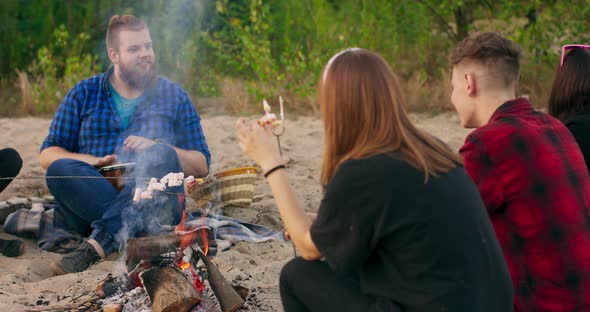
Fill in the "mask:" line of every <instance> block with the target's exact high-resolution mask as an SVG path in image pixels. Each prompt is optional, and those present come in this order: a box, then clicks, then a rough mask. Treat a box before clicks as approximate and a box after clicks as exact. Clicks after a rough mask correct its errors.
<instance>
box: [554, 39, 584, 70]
mask: <svg viewBox="0 0 590 312" xmlns="http://www.w3.org/2000/svg"><path fill="white" fill-rule="evenodd" d="M575 49H587V50H590V45H587V44H566V45H564V46H563V47H561V60H560V61H559V68H561V67H562V66H563V59H564V58H565V52H566V51H569V50H575Z"/></svg>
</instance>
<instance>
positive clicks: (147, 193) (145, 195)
mask: <svg viewBox="0 0 590 312" xmlns="http://www.w3.org/2000/svg"><path fill="white" fill-rule="evenodd" d="M153 197H154V194H152V192H150V191H145V192H141V195H140V198H141V199H152V198H153Z"/></svg>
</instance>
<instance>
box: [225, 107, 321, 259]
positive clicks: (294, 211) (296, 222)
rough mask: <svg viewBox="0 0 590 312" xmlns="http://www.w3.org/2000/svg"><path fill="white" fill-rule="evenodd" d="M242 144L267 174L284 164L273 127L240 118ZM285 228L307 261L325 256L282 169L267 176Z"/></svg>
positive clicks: (239, 133) (238, 126) (238, 122)
mask: <svg viewBox="0 0 590 312" xmlns="http://www.w3.org/2000/svg"><path fill="white" fill-rule="evenodd" d="M236 129H237V132H238V138H239V141H240V146H241V147H242V149H243V150H244V152H245V153H246V154H247V155H248V156H249V157H250V158H252V159H253V160H254V161H255V162H256V163H258V165H260V167H261V168H262V170H263V172H264V173H267V172H269V171H270V170H271V169H272V168H274V167H276V166H279V165H281V164H282V163H283V160H282V159H281V156H280V153H279V150H278V146H277V143H276V139H275V137H274V136H273V134H272V130H271V129H270V128H263V127H261V126H260V125H258V123H256V122H247V121H246V120H244V119H239V120H238V121H237V123H236ZM267 180H268V183H269V184H270V188H271V190H272V193H273V196H274V198H275V201H276V203H277V207H278V210H279V213H280V215H281V218H282V219H283V222H284V224H285V229H286V231H287V232H289V234H290V236H291V240H292V241H293V243H294V244H295V247H296V248H297V249H298V250H299V252H300V253H301V256H302V257H303V258H304V259H306V260H315V259H319V258H320V257H321V255H320V252H319V250H318V248H317V247H316V245H315V243H314V242H313V241H312V239H311V234H310V228H311V221H310V220H309V218H308V217H307V216H306V214H305V210H304V209H303V207H302V206H301V204H300V202H299V199H298V198H297V196H296V195H295V192H294V191H293V189H292V188H291V185H290V184H289V179H288V177H287V172H286V170H284V169H279V170H276V171H274V172H272V173H271V174H270V175H268V177H267Z"/></svg>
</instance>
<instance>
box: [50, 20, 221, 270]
mask: <svg viewBox="0 0 590 312" xmlns="http://www.w3.org/2000/svg"><path fill="white" fill-rule="evenodd" d="M106 47H107V52H108V56H109V59H110V61H111V62H112V64H113V66H112V67H111V68H110V69H109V70H108V71H107V72H105V73H102V74H99V75H97V76H94V77H91V78H89V79H86V80H83V81H81V82H79V83H78V84H77V85H76V86H74V87H73V88H72V89H71V90H70V91H69V92H68V94H67V95H66V97H65V98H64V100H63V102H62V103H61V104H60V106H59V108H58V110H57V112H56V113H55V116H54V119H53V122H52V123H51V126H50V128H49V133H48V135H47V138H45V141H44V142H43V144H42V146H41V155H40V162H41V166H42V167H43V168H45V169H47V173H46V174H47V176H46V181H47V186H48V188H49V190H50V191H51V193H52V194H53V196H54V197H55V201H56V203H57V208H56V210H55V220H54V223H55V224H54V225H55V226H56V227H58V228H61V229H65V230H67V231H70V232H75V233H78V234H80V235H82V236H89V239H88V240H86V241H85V242H83V243H82V244H81V245H80V246H79V247H78V248H77V249H75V250H73V251H70V252H69V253H67V254H66V255H65V256H64V257H63V258H62V259H61V260H59V261H58V262H55V263H52V267H53V268H54V270H55V271H56V273H57V274H66V273H73V272H81V271H84V270H85V269H86V268H88V267H89V266H90V265H92V264H93V263H95V262H97V261H99V260H100V259H102V258H104V257H105V256H107V255H108V254H110V253H112V252H114V251H118V250H120V249H123V248H124V246H125V243H126V240H127V238H130V237H136V236H139V235H141V234H151V235H153V234H156V233H158V232H159V231H161V229H162V226H163V225H174V224H177V223H178V222H179V221H180V219H181V216H182V211H183V209H184V196H183V195H184V187H183V186H173V187H169V188H167V189H166V190H165V192H161V193H160V194H159V196H154V198H151V199H147V200H143V201H140V202H134V201H133V200H132V199H133V194H134V191H135V188H136V187H137V188H143V189H145V187H146V186H147V182H148V181H149V178H150V177H156V178H161V177H163V176H164V175H166V174H167V173H169V172H184V173H185V175H187V176H188V175H193V176H195V177H202V176H205V175H207V172H208V170H209V163H210V154H209V150H208V147H207V143H206V141H205V137H204V134H203V131H202V129H201V125H200V117H199V114H198V113H197V111H196V109H195V107H194V105H193V103H192V102H191V100H190V98H189V96H188V95H187V93H186V92H185V91H184V90H183V89H182V88H181V87H180V86H179V85H177V84H175V83H173V82H171V81H169V80H167V79H165V78H162V77H159V76H157V74H156V69H155V68H156V67H155V56H154V50H153V48H152V40H151V36H150V32H149V29H148V27H147V25H146V23H145V22H144V21H142V20H140V19H138V18H136V17H134V16H131V15H123V16H119V15H115V16H113V17H112V18H111V19H110V21H109V25H108V30H107V34H106ZM124 162H125V163H127V162H133V163H135V166H134V167H133V170H127V172H126V179H124V180H123V181H124V183H121V184H117V183H111V182H113V179H110V178H107V177H105V176H103V173H101V171H100V170H99V168H101V167H105V166H108V165H113V164H116V163H124ZM146 179H147V181H146ZM117 181H119V180H117Z"/></svg>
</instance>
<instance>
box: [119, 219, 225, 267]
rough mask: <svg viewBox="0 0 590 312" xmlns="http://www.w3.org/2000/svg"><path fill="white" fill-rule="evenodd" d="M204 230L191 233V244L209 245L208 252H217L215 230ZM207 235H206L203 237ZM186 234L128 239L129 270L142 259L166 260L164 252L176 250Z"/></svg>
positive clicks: (207, 228) (205, 228)
mask: <svg viewBox="0 0 590 312" xmlns="http://www.w3.org/2000/svg"><path fill="white" fill-rule="evenodd" d="M202 229H203V230H199V231H196V232H194V233H191V235H192V236H191V237H190V242H189V244H194V243H197V244H198V245H199V246H204V245H207V248H208V250H209V251H208V254H213V255H214V254H215V253H216V250H217V243H216V242H215V237H214V236H213V235H214V234H213V230H211V228H209V227H203V228H202ZM203 236H206V237H203ZM186 237H187V236H185V235H176V234H173V235H166V236H148V237H139V238H131V239H129V240H128V241H127V270H128V271H131V270H133V268H135V266H136V265H137V264H138V263H139V262H140V261H141V260H147V261H150V262H160V261H162V260H164V257H163V256H162V255H163V254H166V253H171V252H176V251H177V249H178V248H179V247H180V245H181V242H182V241H183V238H184V239H186Z"/></svg>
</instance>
